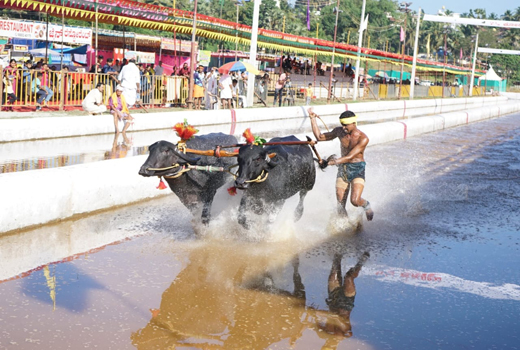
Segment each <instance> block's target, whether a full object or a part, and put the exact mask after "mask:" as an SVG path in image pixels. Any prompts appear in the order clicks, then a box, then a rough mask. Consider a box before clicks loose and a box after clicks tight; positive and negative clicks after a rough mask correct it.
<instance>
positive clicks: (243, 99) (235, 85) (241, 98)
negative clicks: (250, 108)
mask: <svg viewBox="0 0 520 350" xmlns="http://www.w3.org/2000/svg"><path fill="white" fill-rule="evenodd" d="M231 92H232V93H233V102H237V96H238V102H239V104H240V102H242V107H243V108H246V107H247V100H246V97H245V96H244V95H239V87H238V80H236V79H233V88H232V89H231ZM237 108H238V106H237Z"/></svg>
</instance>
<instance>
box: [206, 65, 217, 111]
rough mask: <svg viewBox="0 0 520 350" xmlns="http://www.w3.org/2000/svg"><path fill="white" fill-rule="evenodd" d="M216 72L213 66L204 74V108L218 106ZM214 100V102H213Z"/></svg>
mask: <svg viewBox="0 0 520 350" xmlns="http://www.w3.org/2000/svg"><path fill="white" fill-rule="evenodd" d="M217 77H218V73H217V68H216V67H213V68H211V72H208V73H207V74H206V96H205V97H206V98H205V102H206V109H213V108H214V106H218V103H216V102H218V99H217V93H218V89H217V88H218V79H217ZM215 100H216V102H215Z"/></svg>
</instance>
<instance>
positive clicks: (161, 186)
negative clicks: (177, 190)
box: [156, 178, 168, 190]
mask: <svg viewBox="0 0 520 350" xmlns="http://www.w3.org/2000/svg"><path fill="white" fill-rule="evenodd" d="M156 188H157V189H158V190H164V189H167V188H168V187H166V185H165V184H164V182H163V180H162V178H161V180H160V181H159V186H157V187H156Z"/></svg>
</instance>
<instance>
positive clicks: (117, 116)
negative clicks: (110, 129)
mask: <svg viewBox="0 0 520 350" xmlns="http://www.w3.org/2000/svg"><path fill="white" fill-rule="evenodd" d="M124 90H125V89H124V88H123V87H122V86H121V85H118V86H117V87H116V92H114V93H113V94H112V96H110V98H109V99H108V107H109V108H110V113H112V115H113V116H114V127H115V132H116V134H117V133H119V123H120V122H122V123H124V127H123V133H124V132H125V131H126V130H127V129H128V128H129V127H130V125H131V124H133V123H134V122H133V120H134V118H132V116H131V115H130V111H129V110H128V105H127V104H126V100H125V96H124V95H123V91H124Z"/></svg>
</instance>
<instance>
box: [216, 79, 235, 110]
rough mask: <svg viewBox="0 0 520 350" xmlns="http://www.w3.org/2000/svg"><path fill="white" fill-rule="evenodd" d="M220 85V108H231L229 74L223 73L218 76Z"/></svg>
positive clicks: (231, 86)
mask: <svg viewBox="0 0 520 350" xmlns="http://www.w3.org/2000/svg"><path fill="white" fill-rule="evenodd" d="M218 85H219V87H220V99H221V100H222V108H223V109H226V108H229V109H231V99H232V98H233V93H232V89H233V80H232V79H231V76H230V75H229V74H223V75H222V77H220V80H219V83H218Z"/></svg>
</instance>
